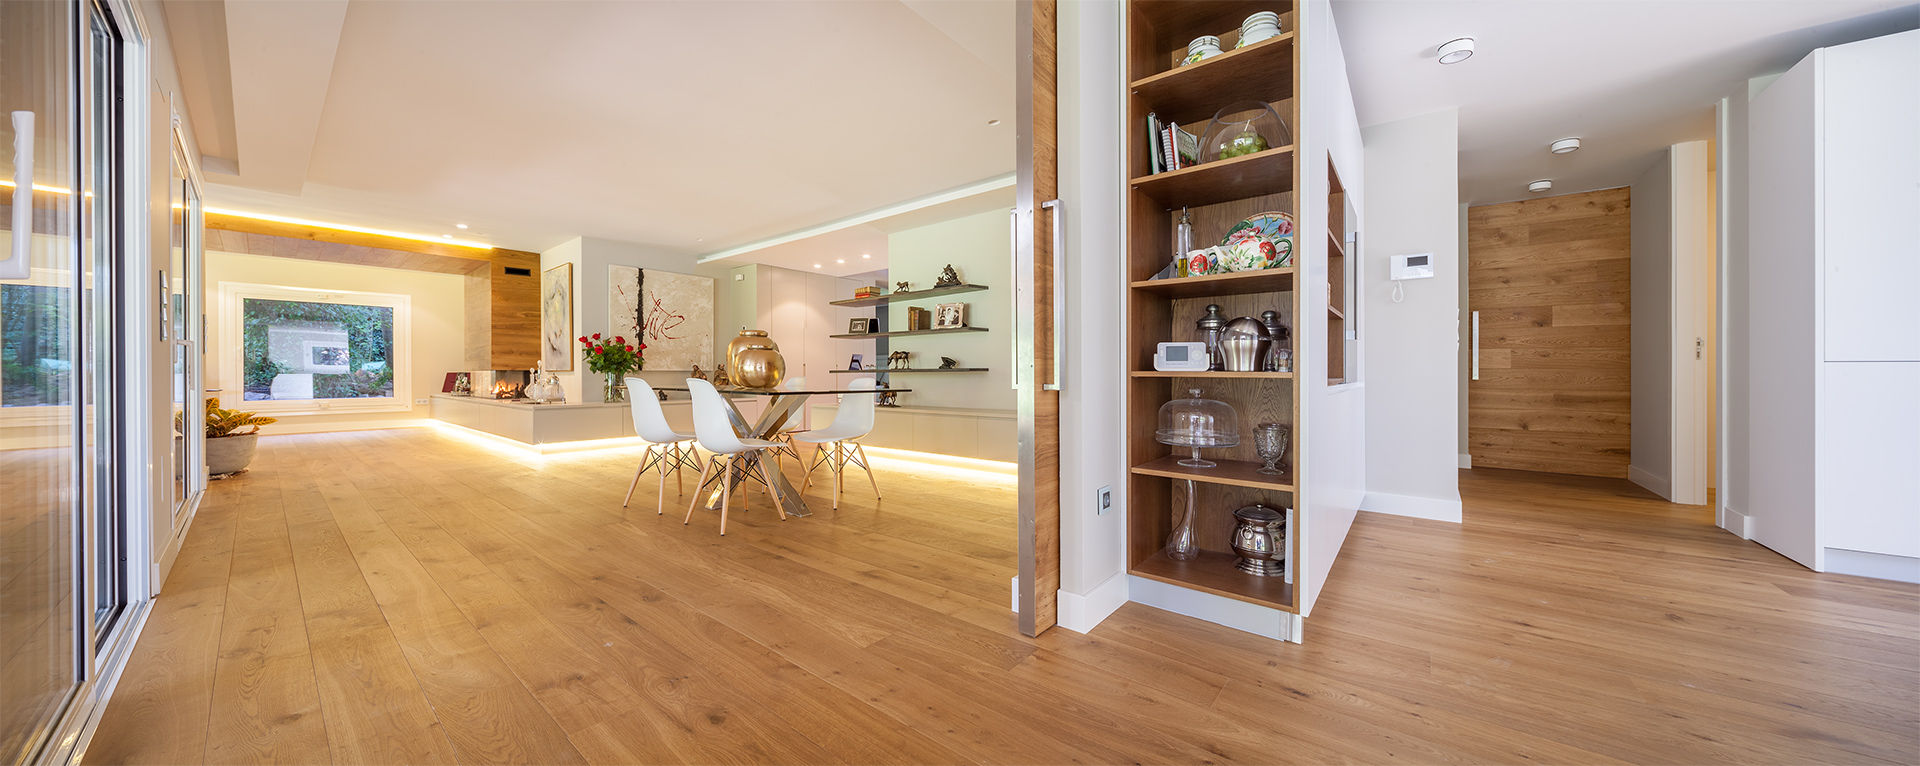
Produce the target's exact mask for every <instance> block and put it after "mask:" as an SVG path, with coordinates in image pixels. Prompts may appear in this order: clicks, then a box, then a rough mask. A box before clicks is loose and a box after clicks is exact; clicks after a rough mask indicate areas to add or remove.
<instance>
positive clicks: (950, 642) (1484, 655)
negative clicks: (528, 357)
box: [86, 429, 1920, 764]
mask: <svg viewBox="0 0 1920 766" xmlns="http://www.w3.org/2000/svg"><path fill="white" fill-rule="evenodd" d="M261 450H262V451H261V455H260V458H259V460H258V462H257V463H256V464H255V466H254V468H253V470H252V471H251V472H249V473H247V474H244V475H242V476H241V477H239V478H237V479H234V480H229V481H225V482H217V483H215V484H214V486H213V488H212V489H211V490H210V492H209V495H208V501H207V504H206V506H205V507H203V508H202V510H201V511H200V517H199V519H198V520H197V522H196V523H195V526H194V528H193V530H192V533H191V537H190V539H189V540H188V541H187V544H186V548H185V550H184V551H183V553H182V554H181V559H180V562H179V564H178V565H176V567H175V568H174V570H173V572H172V575H171V578H170V580H169V582H168V584H167V588H166V590H165V591H164V592H163V593H162V595H161V596H160V598H159V600H158V602H157V604H156V607H155V612H154V615H153V617H152V619H151V621H150V622H149V623H148V624H147V626H146V630H145V634H144V635H143V636H142V637H141V641H140V644H139V646H138V647H137V648H136V649H135V653H134V656H133V658H132V661H131V664H130V665H129V669H128V671H127V676H126V677H125V678H123V679H122V680H121V681H120V684H119V688H118V691H117V692H116V695H115V699H114V701H113V703H112V705H111V706H110V707H109V708H108V710H107V712H106V714H105V718H104V720H103V722H102V723H101V725H100V728H99V732H98V735H97V736H96V738H95V740H94V742H93V744H92V747H91V749H90V750H89V751H88V753H87V757H86V760H87V761H88V762H92V763H194V762H203V761H204V762H222V763H225V762H258V761H266V760H277V761H280V762H324V761H328V760H331V761H332V762H334V763H341V764H345V763H397V762H411V763H434V762H440V763H450V762H460V763H490V762H542V763H564V762H598V763H630V762H656V763H657V762H688V763H716V762H765V763H776V762H777V763H987V762H992V763H1007V762H1025V763H1063V762H1069V761H1073V762H1101V763H1111V762H1122V761H1134V760H1138V761H1142V762H1168V763H1172V762H1179V763H1202V762H1252V763H1272V762H1277V761H1301V762H1329V761H1340V760H1354V761H1363V762H1385V761H1414V762H1435V761H1469V762H1519V761H1532V762H1549V763H1574V762H1578V763H1593V762H1604V761H1636V762H1661V763H1703V762H1727V761H1737V762H1745V763H1806V762H1823V763H1877V762H1907V761H1910V760H1911V759H1912V757H1913V754H1914V753H1915V752H1916V751H1920V719H1917V717H1916V712H1915V711H1916V710H1920V588H1917V587H1916V586H1911V585H1902V584H1896V583H1889V582H1882V581H1874V580H1865V579H1858V578H1850V577H1841V576H1825V575H1816V574H1814V573H1812V572H1809V571H1807V570H1805V569H1803V568H1801V567H1799V566H1797V565H1795V564H1793V563H1791V562H1789V561H1787V560H1786V559H1784V558H1781V557H1779V556H1777V555H1775V554H1773V553H1771V552H1770V551H1767V550H1766V549H1764V548H1761V547H1759V546H1757V545H1753V544H1750V543H1746V542H1743V541H1740V540H1738V539H1736V538H1734V537H1732V536H1731V535H1728V534H1726V533H1725V532H1723V531H1720V530H1718V529H1715V528H1714V527H1713V526H1712V524H1711V518H1710V516H1711V511H1710V510H1707V509H1704V508H1701V507H1691V506H1675V505H1670V504H1667V503H1665V502H1661V501H1658V500H1656V499H1653V498H1652V496H1651V495H1649V494H1648V493H1646V492H1645V491H1643V490H1641V489H1639V488H1638V487H1635V486H1633V485H1631V484H1629V483H1628V482H1625V481H1622V480H1613V479H1597V478H1580V477H1562V476H1550V475H1545V474H1530V473H1522V472H1514V471H1499V470H1487V469H1482V470H1476V471H1465V472H1462V474H1461V489H1462V494H1463V495H1464V496H1465V498H1466V507H1467V511H1466V523H1465V524H1463V525H1451V524H1445V523H1437V522H1428V521H1417V520H1411V519H1404V518H1397V517H1388V516H1381V515H1378V514H1370V513H1363V514H1361V516H1360V519H1359V520H1358V521H1357V522H1356V523H1355V525H1354V527H1353V532H1352V534H1351V536H1350V537H1349V538H1348V540H1347V543H1346V550H1345V552H1344V553H1343V554H1342V557H1341V559H1340V562H1339V564H1338V566H1337V569H1339V570H1341V571H1340V573H1339V576H1338V577H1336V578H1334V579H1333V580H1332V581H1331V582H1330V583H1329V584H1328V586H1327V589H1326V591H1325V593H1324V594H1323V596H1322V598H1321V600H1320V602H1319V603H1318V605H1317V606H1316V608H1315V610H1314V613H1313V615H1312V616H1311V617H1310V618H1309V620H1308V623H1307V632H1308V634H1309V641H1308V642H1307V643H1306V644H1305V645H1292V644H1282V643H1277V642H1273V641H1269V640H1266V639H1261V638H1258V637H1255V636H1252V635H1249V634H1243V633H1239V632H1236V631H1233V630H1230V629H1226V628H1222V627H1218V626H1215V625H1211V624H1208V623H1203V622H1199V621H1194V620H1189V619H1186V618H1181V617H1176V616H1173V615H1170V614H1167V613H1164V612H1160V611H1157V610H1154V609H1150V608H1147V607H1143V606H1139V605H1137V604H1133V605H1128V606H1125V607H1123V608H1121V609H1120V610H1119V611H1118V612H1117V613H1115V614H1114V615H1113V616H1112V617H1111V618H1109V619H1108V620H1107V621H1106V622H1105V623H1103V624H1102V625H1101V626H1100V627H1099V628H1097V629H1096V630H1095V631H1094V632H1093V633H1092V634H1091V635H1087V636H1082V635H1079V634H1075V633H1071V632H1068V631H1066V630H1063V629H1055V630H1052V631H1049V632H1048V633H1046V634H1045V635H1044V636H1042V637H1040V638H1039V639H1037V640H1036V639H1026V638H1022V637H1020V636H1019V635H1018V634H1017V632H1016V631H1015V630H1014V626H1013V617H1012V615H1011V614H1010V613H1009V612H1008V610H1007V578H1008V577H1010V576H1011V575H1012V573H1013V561H1014V559H1013V552H1012V548H1013V511H1012V505H1013V492H1014V490H1013V485H1012V482H1011V481H1002V480H997V479H996V480H994V481H982V480H981V477H980V476H974V475H967V474H964V473H947V472H933V471H927V472H923V473H920V474H919V475H914V474H910V473H906V472H903V471H901V470H899V464H890V465H883V466H881V468H880V472H879V480H880V485H881V487H882V488H883V489H884V490H885V491H886V492H887V493H888V498H887V500H885V501H884V502H879V503H876V502H875V501H874V500H873V498H872V496H871V495H870V494H868V493H865V492H863V491H861V490H862V489H863V488H862V487H860V486H859V485H854V487H853V488H852V489H851V490H850V491H849V493H848V498H849V499H848V501H846V502H845V503H843V507H842V508H841V509H840V510H839V511H838V512H833V511H829V510H826V508H825V506H826V504H825V503H817V504H816V510H817V511H818V513H817V514H816V515H815V516H814V517H811V518H805V519H793V520H790V521H787V522H784V523H783V522H780V521H778V520H776V519H775V518H774V517H773V514H772V513H771V511H772V508H771V506H770V504H768V503H767V502H766V500H765V497H764V496H762V495H758V494H757V493H756V495H755V497H754V506H753V510H752V511H750V512H748V513H744V514H740V513H736V514H735V515H734V516H733V517H732V523H731V524H730V525H729V534H728V536H727V537H725V538H721V537H719V536H718V535H717V534H715V532H716V530H715V527H716V520H715V519H714V518H713V516H712V514H709V513H702V514H698V515H696V516H695V518H694V521H693V524H692V525H691V526H682V525H681V524H680V523H678V522H679V520H678V518H661V517H659V516H655V515H653V514H648V513H646V511H647V510H652V509H651V507H649V506H650V505H651V501H652V498H653V497H654V491H653V490H654V488H655V486H656V485H655V484H654V483H653V480H652V479H651V478H648V479H646V480H643V481H642V482H641V485H640V490H639V492H637V493H636V494H635V503H634V506H633V507H632V508H630V509H625V510H623V509H621V507H620V498H621V496H622V495H623V494H624V492H625V489H626V483H627V479H628V477H629V476H630V472H631V469H632V464H631V462H630V461H631V459H632V455H629V454H626V453H624V452H615V453H595V454H589V455H580V456H571V457H549V458H543V459H534V458H522V457H517V456H508V455H502V454H499V453H497V452H496V451H494V450H491V449H488V448H484V447H481V446H478V445H476V444H474V443H471V442H468V441H465V440H459V439H453V438H449V437H447V436H445V435H443V434H441V433H439V432H437V431H434V430H428V429H404V430H394V431H371V432H358V433H337V434H313V435H292V436H272V437H268V438H265V439H263V440H262V441H261ZM635 452H637V450H636V451H635ZM669 490H671V488H669ZM668 494H669V496H671V495H672V492H671V491H669V492H668ZM812 494H813V496H815V497H821V496H822V495H821V492H820V490H819V487H818V485H817V484H816V487H815V489H814V490H813V491H812ZM669 504H670V505H671V504H672V501H671V500H669ZM679 508H680V511H679V512H681V513H684V508H685V506H684V505H681V506H679ZM736 510H737V508H736ZM674 513H675V511H674V510H673V508H671V507H670V508H669V509H668V514H669V515H670V516H671V515H672V514H674ZM736 530H737V531H736Z"/></svg>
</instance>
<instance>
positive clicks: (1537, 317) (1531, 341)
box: [1467, 188, 1631, 478]
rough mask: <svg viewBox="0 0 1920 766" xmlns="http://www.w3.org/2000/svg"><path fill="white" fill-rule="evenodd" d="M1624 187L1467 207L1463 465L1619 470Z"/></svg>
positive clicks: (1623, 463)
mask: <svg viewBox="0 0 1920 766" xmlns="http://www.w3.org/2000/svg"><path fill="white" fill-rule="evenodd" d="M1628 202H1629V201H1628V195H1627V189H1625V188H1619V189H1605V190H1601V191H1596V192H1587V193H1585V194H1568V195H1564V196H1560V197H1548V198H1546V199H1537V200H1526V201H1523V202H1510V203H1506V204H1502V205H1486V206H1483V207H1475V208H1470V209H1468V211H1467V240H1468V241H1467V264H1468V265H1467V303H1468V307H1469V310H1471V311H1473V312H1476V313H1477V315H1478V322H1479V330H1478V335H1477V337H1475V338H1470V339H1469V341H1470V342H1474V343H1476V348H1477V350H1478V357H1479V362H1478V376H1477V379H1471V380H1469V381H1468V384H1467V405H1468V412H1467V436H1468V449H1469V450H1470V451H1471V452H1470V454H1471V455H1472V456H1473V466H1474V467H1475V468H1483V467H1485V468H1517V469H1521V470H1526V471H1548V472H1552V473H1570V474H1580V475H1584V476H1610V477H1617V478H1626V476H1627V459H1628V453H1629V449H1630V446H1631V442H1630V438H1631V431H1630V426H1631V421H1630V419H1629V410H1628V407H1629V403H1630V398H1629V393H1630V391H1631V380H1630V378H1629V366H1628V365H1629V351H1630V347H1629V345H1628V343H1629V325H1628V316H1629V310H1630V308H1631V303H1630V302H1629V282H1628V280H1629V272H1628V255H1629V252H1630V243H1629V241H1628V233H1629V228H1628V215H1629V209H1628Z"/></svg>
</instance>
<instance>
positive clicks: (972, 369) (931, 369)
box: [834, 367, 987, 374]
mask: <svg viewBox="0 0 1920 766" xmlns="http://www.w3.org/2000/svg"><path fill="white" fill-rule="evenodd" d="M986 371H987V368H985V367H954V368H951V369H946V370H942V369H939V368H937V367H919V368H914V369H908V370H888V369H884V368H881V369H872V370H834V372H851V373H861V372H872V373H890V374H899V373H903V372H986Z"/></svg>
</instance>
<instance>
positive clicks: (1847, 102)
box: [1735, 31, 1920, 581]
mask: <svg viewBox="0 0 1920 766" xmlns="http://www.w3.org/2000/svg"><path fill="white" fill-rule="evenodd" d="M1915 73H1920V31H1913V32H1905V33H1901V34H1897V35H1890V36H1886V37H1880V38H1875V39H1872V40H1864V41H1861V42H1857V43H1851V44H1848V45H1840V46H1835V47H1831V48H1822V49H1819V50H1816V51H1814V52H1813V53H1811V54H1809V55H1808V56H1807V57H1806V58H1805V59H1803V60H1801V61H1800V63H1799V64H1797V65H1795V66H1794V67H1793V69H1791V70H1789V71H1788V72H1787V73H1786V74H1784V75H1782V76H1781V77H1780V78H1779V79H1778V80H1776V81H1774V82H1773V83H1772V84H1771V85H1769V86H1768V87H1767V88H1766V90H1764V91H1761V92H1760V93H1759V94H1757V95H1755V96H1754V97H1753V100H1752V104H1751V107H1750V113H1749V114H1750V116H1749V120H1750V125H1749V136H1750V139H1749V140H1750V145H1749V149H1748V163H1749V167H1750V174H1749V195H1750V202H1749V205H1750V211H1749V213H1750V214H1749V217H1748V220H1749V224H1748V226H1749V234H1750V242H1751V245H1750V258H1751V273H1752V280H1751V287H1750V290H1751V292H1750V296H1749V297H1750V301H1749V304H1748V305H1749V307H1750V308H1749V314H1750V316H1749V320H1750V326H1751V328H1752V335H1751V338H1752V344H1753V348H1752V353H1751V354H1749V355H1748V359H1749V362H1748V369H1747V370H1746V371H1745V374H1747V375H1748V376H1749V377H1750V380H1751V386H1752V399H1751V403H1750V409H1749V411H1748V412H1746V413H1744V416H1745V417H1747V418H1748V419H1749V423H1750V429H1751V435H1752V452H1751V456H1750V459H1751V464H1750V466H1749V467H1750V469H1751V474H1750V475H1751V476H1752V491H1751V493H1750V495H1749V498H1750V499H1749V500H1748V503H1749V505H1750V506H1751V507H1750V508H1749V509H1745V510H1746V512H1747V513H1748V516H1749V522H1748V523H1749V525H1750V526H1749V532H1750V534H1751V536H1752V538H1753V539H1754V540H1756V541H1758V542H1760V543H1761V544H1763V545H1766V546H1767V547H1769V548H1772V549H1774V550H1776V551H1778V552H1780V553H1781V554H1784V555H1786V556H1787V557H1789V558H1792V559H1793V560H1795V561H1798V562H1800V563H1801V564H1804V565H1806V566H1808V567H1810V568H1812V569H1814V570H1816V571H1836V572H1846V573H1851V574H1863V575H1869V576H1875V577H1887V578H1893V579H1903V580H1909V581H1920V297H1916V296H1915V295H1913V292H1914V290H1915V289H1916V282H1920V87H1915V84H1914V83H1915V80H1914V77H1915ZM1740 415H1742V413H1735V416H1740Z"/></svg>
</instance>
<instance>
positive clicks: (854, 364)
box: [847, 320, 865, 370]
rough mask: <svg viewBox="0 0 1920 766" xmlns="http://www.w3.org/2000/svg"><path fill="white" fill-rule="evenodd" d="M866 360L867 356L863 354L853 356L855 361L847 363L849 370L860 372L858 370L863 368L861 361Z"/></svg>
mask: <svg viewBox="0 0 1920 766" xmlns="http://www.w3.org/2000/svg"><path fill="white" fill-rule="evenodd" d="M856 321H858V320H856ZM864 358H865V355H863V354H854V355H853V361H850V362H847V369H849V370H858V369H861V367H860V361H861V360H862V359H864Z"/></svg>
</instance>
